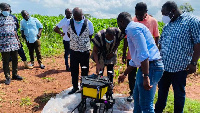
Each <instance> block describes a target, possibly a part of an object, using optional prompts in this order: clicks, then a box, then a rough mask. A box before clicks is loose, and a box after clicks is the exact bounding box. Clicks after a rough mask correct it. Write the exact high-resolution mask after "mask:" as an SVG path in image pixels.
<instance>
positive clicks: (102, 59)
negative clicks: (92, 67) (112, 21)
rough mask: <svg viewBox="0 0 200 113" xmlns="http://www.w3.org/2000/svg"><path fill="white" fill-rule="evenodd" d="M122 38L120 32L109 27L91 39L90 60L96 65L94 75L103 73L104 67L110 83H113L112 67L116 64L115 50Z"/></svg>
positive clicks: (122, 35)
mask: <svg viewBox="0 0 200 113" xmlns="http://www.w3.org/2000/svg"><path fill="white" fill-rule="evenodd" d="M123 38H124V34H122V33H121V30H119V29H118V28H116V27H109V28H107V29H106V30H101V31H99V32H98V33H97V34H96V35H95V37H94V38H93V39H92V42H93V44H94V47H93V57H92V59H93V60H94V62H95V63H96V73H97V74H99V71H104V67H105V66H107V76H108V77H109V79H110V81H111V82H113V74H114V69H113V67H114V65H115V64H116V62H117V51H116V50H117V48H118V46H119V44H120V41H121V40H122V39H123ZM102 74H103V73H102Z"/></svg>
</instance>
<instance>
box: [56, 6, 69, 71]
mask: <svg viewBox="0 0 200 113" xmlns="http://www.w3.org/2000/svg"><path fill="white" fill-rule="evenodd" d="M65 15H66V17H65V18H63V19H62V20H61V21H60V22H59V23H58V25H57V26H56V27H55V28H54V31H55V32H56V33H59V34H60V35H61V36H63V44H64V49H65V54H64V58H65V65H66V71H71V70H70V67H69V64H68V55H69V54H70V39H69V37H68V35H67V30H68V28H67V26H66V23H67V19H70V18H71V16H72V12H71V10H70V9H68V8H67V9H66V10H65ZM60 28H62V30H63V32H62V31H60Z"/></svg>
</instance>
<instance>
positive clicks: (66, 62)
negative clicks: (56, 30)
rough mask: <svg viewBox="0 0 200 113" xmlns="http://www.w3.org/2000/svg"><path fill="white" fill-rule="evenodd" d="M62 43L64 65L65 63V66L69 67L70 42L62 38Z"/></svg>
mask: <svg viewBox="0 0 200 113" xmlns="http://www.w3.org/2000/svg"><path fill="white" fill-rule="evenodd" d="M63 44H64V49H65V54H64V58H65V65H66V68H69V63H68V55H69V54H70V45H69V44H70V42H69V41H65V40H63Z"/></svg>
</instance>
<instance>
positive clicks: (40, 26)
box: [35, 18, 43, 28]
mask: <svg viewBox="0 0 200 113" xmlns="http://www.w3.org/2000/svg"><path fill="white" fill-rule="evenodd" d="M35 22H36V25H37V27H38V28H43V25H42V24H41V22H40V21H39V20H38V19H37V18H35Z"/></svg>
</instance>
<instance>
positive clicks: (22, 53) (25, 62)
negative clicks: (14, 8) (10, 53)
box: [10, 7, 33, 69]
mask: <svg viewBox="0 0 200 113" xmlns="http://www.w3.org/2000/svg"><path fill="white" fill-rule="evenodd" d="M10 13H11V7H10ZM10 16H12V17H13V18H14V20H15V25H16V28H15V31H16V33H17V30H18V29H19V23H18V19H17V17H16V16H14V15H12V14H10ZM17 36H18V34H17ZM18 54H19V56H20V57H21V60H22V61H23V62H24V68H25V69H32V68H33V67H32V66H29V65H28V63H27V58H26V55H25V53H24V49H23V45H22V43H21V42H20V48H19V50H18ZM11 61H12V58H10V64H11V63H12V62H11ZM10 68H12V67H11V66H10Z"/></svg>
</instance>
